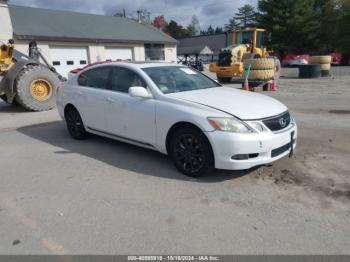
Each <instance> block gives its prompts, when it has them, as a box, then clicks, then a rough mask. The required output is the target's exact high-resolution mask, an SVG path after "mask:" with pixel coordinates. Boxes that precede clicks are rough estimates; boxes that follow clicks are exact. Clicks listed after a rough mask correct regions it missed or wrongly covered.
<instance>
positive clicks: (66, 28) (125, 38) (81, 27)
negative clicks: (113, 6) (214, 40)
mask: <svg viewBox="0 0 350 262" xmlns="http://www.w3.org/2000/svg"><path fill="white" fill-rule="evenodd" d="M9 10H10V15H11V20H12V25H13V32H14V37H15V38H16V39H20V40H49V41H53V40H56V41H75V42H76V41H77V42H78V41H85V42H86V41H88V42H97V43H98V42H101V43H109V42H111V43H113V42H125V43H131V42H133V43H164V44H167V43H168V44H176V43H177V41H176V40H175V39H174V38H172V37H170V36H168V35H167V34H165V33H163V32H161V31H160V30H158V29H157V28H155V27H153V26H149V25H144V24H140V23H138V22H136V21H134V20H132V19H129V18H125V17H114V16H104V15H95V14H85V13H78V12H71V11H61V10H51V9H42V8H33V7H25V6H15V5H9Z"/></svg>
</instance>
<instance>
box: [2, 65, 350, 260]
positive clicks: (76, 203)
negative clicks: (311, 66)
mask: <svg viewBox="0 0 350 262" xmlns="http://www.w3.org/2000/svg"><path fill="white" fill-rule="evenodd" d="M296 75H297V70H296V69H284V70H283V74H282V76H283V77H281V79H280V81H279V86H278V87H279V90H278V91H277V92H265V94H266V95H269V96H272V97H275V98H277V99H279V100H280V101H282V102H283V103H285V104H286V105H287V106H288V107H289V108H290V111H291V113H292V114H293V115H294V117H295V118H296V121H297V123H298V126H299V140H298V146H297V151H296V153H295V155H294V156H293V158H292V159H289V158H284V159H282V160H280V161H278V162H276V163H274V164H273V165H272V166H265V167H260V168H257V169H254V170H250V171H247V172H230V171H217V172H216V173H213V174H211V175H208V176H207V177H205V178H203V179H189V178H187V177H185V176H183V175H181V174H179V173H178V172H177V171H176V170H175V168H174V167H173V165H172V164H171V162H170V161H169V160H168V159H167V157H166V156H163V155H160V154H158V153H156V152H153V151H148V150H145V149H140V148H137V147H134V146H130V145H127V144H123V143H119V142H115V141H111V140H109V139H105V138H99V137H92V138H90V139H89V140H87V141H74V140H72V139H71V138H70V137H69V135H68V133H67V131H66V129H65V125H64V123H63V122H62V121H61V120H60V119H59V117H58V115H57V112H56V111H51V112H42V113H28V112H24V111H22V110H21V109H19V108H16V107H14V108H13V107H10V106H8V105H5V104H3V103H0V164H1V169H0V170H1V171H0V174H1V183H0V235H1V237H0V254H170V253H171V254H203V253H206V254H208V253H209V254H350V237H349V236H350V208H349V204H350V171H349V169H350V164H349V155H350V138H349V130H350V103H349V101H350V91H349V88H350V68H349V67H338V68H334V69H333V77H329V78H322V79H316V80H302V79H297V78H296ZM230 86H232V87H233V88H237V87H238V85H235V84H231V85H230ZM248 106H249V105H248ZM262 110H263V108H262Z"/></svg>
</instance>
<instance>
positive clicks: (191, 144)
mask: <svg viewBox="0 0 350 262" xmlns="http://www.w3.org/2000/svg"><path fill="white" fill-rule="evenodd" d="M57 95H58V97H57V106H58V111H59V113H60V115H61V117H62V118H63V119H65V120H66V123H67V128H68V131H69V133H70V135H71V136H72V137H73V138H75V139H84V138H86V137H87V136H88V134H89V133H93V134H97V135H101V136H105V137H109V138H112V139H116V140H120V141H124V142H127V143H130V144H134V145H138V146H141V147H145V148H149V149H153V150H157V151H159V152H161V153H164V154H168V155H169V156H170V157H171V158H172V159H173V161H174V163H175V166H176V167H177V169H178V170H179V171H181V172H182V173H184V174H186V175H188V176H193V177H198V176H201V175H203V174H206V173H208V172H210V171H211V170H213V169H214V168H217V169H226V170H240V169H250V168H252V167H254V166H259V165H264V164H268V163H271V162H273V161H275V160H277V159H280V158H282V157H284V156H287V155H289V154H292V153H293V149H294V147H295V146H296V138H297V126H296V123H295V121H294V119H293V118H292V116H291V115H290V113H289V112H288V109H287V107H286V106H284V105H283V104H282V103H280V102H278V101H277V100H275V99H273V98H270V97H268V96H264V95H261V94H257V93H251V92H246V91H241V90H236V89H234V88H228V87H223V86H221V85H220V84H219V83H217V82H216V81H214V80H212V79H210V78H209V77H207V76H205V75H203V74H201V73H200V72H198V71H195V70H193V69H190V68H188V67H185V66H180V65H174V64H165V63H110V64H102V65H97V66H92V67H89V68H88V69H86V70H84V71H82V72H79V74H77V75H76V76H73V77H72V78H71V79H70V80H69V81H68V82H67V84H66V85H64V86H62V87H61V88H60V89H59V90H58V94H57ZM140 161H142V159H140Z"/></svg>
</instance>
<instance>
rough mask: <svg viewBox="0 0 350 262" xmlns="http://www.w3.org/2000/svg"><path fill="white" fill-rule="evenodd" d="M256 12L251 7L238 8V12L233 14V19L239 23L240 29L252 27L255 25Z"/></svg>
mask: <svg viewBox="0 0 350 262" xmlns="http://www.w3.org/2000/svg"><path fill="white" fill-rule="evenodd" d="M256 16H257V14H256V12H255V9H254V7H253V6H251V5H244V6H242V7H240V8H238V12H237V13H235V16H234V19H235V20H236V21H239V24H240V25H241V26H242V27H244V28H245V27H249V26H253V25H255V23H256Z"/></svg>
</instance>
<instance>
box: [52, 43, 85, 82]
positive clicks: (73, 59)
mask: <svg viewBox="0 0 350 262" xmlns="http://www.w3.org/2000/svg"><path fill="white" fill-rule="evenodd" d="M50 58H51V63H52V65H53V66H54V67H55V68H56V70H57V72H58V73H60V74H61V75H62V76H64V77H67V76H68V73H69V72H70V71H71V70H73V69H76V68H79V67H84V66H86V65H87V64H88V52H87V48H86V47H50Z"/></svg>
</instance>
